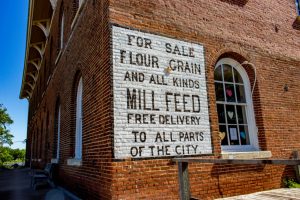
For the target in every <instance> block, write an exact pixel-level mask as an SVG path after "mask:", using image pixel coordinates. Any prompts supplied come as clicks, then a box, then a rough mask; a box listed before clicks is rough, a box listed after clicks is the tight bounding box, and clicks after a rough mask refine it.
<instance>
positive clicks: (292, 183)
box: [283, 178, 300, 188]
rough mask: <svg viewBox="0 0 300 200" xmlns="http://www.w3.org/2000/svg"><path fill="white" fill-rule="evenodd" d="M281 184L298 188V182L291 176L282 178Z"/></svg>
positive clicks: (299, 186)
mask: <svg viewBox="0 0 300 200" xmlns="http://www.w3.org/2000/svg"><path fill="white" fill-rule="evenodd" d="M283 184H284V185H285V186H286V187H287V188H300V184H299V183H297V182H296V181H295V180H294V179H292V178H285V179H284V180H283Z"/></svg>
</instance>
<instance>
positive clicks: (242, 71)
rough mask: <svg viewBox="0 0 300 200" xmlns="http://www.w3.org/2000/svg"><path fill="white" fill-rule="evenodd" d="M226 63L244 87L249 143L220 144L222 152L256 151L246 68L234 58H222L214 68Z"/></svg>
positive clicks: (252, 111)
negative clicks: (237, 74)
mask: <svg viewBox="0 0 300 200" xmlns="http://www.w3.org/2000/svg"><path fill="white" fill-rule="evenodd" d="M223 64H227V65H230V66H232V67H233V68H234V69H236V70H237V72H238V73H239V74H240V76H241V77H242V79H243V82H244V89H245V97H246V106H245V110H246V119H247V122H248V132H249V140H250V145H222V146H221V149H222V152H246V151H258V150H259V146H258V138H257V126H256V122H255V115H254V108H253V101H252V95H251V84H250V81H249V77H248V75H247V72H246V70H245V69H244V68H243V67H242V65H241V64H240V63H239V62H237V61H236V60H234V59H231V58H222V59H220V60H219V61H218V62H217V64H216V66H215V70H216V68H217V67H218V66H220V65H223ZM216 106H217V105H216Z"/></svg>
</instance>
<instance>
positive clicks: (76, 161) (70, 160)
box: [67, 158, 82, 166]
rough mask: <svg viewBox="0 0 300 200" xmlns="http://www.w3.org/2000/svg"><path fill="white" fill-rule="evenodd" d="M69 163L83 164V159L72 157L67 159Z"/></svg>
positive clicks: (73, 164)
mask: <svg viewBox="0 0 300 200" xmlns="http://www.w3.org/2000/svg"><path fill="white" fill-rule="evenodd" d="M67 165H69V166H81V165H82V160H81V159H76V158H70V159H68V160H67Z"/></svg>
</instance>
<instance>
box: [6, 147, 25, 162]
mask: <svg viewBox="0 0 300 200" xmlns="http://www.w3.org/2000/svg"><path fill="white" fill-rule="evenodd" d="M10 154H11V155H12V157H13V160H21V161H24V160H25V149H11V150H10Z"/></svg>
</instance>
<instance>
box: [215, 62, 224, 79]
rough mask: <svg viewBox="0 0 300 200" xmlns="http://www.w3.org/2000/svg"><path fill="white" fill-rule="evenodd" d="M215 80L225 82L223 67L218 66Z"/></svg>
mask: <svg viewBox="0 0 300 200" xmlns="http://www.w3.org/2000/svg"><path fill="white" fill-rule="evenodd" d="M215 80H216V81H223V80H222V67H221V65H220V66H218V67H217V68H216V69H215Z"/></svg>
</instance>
